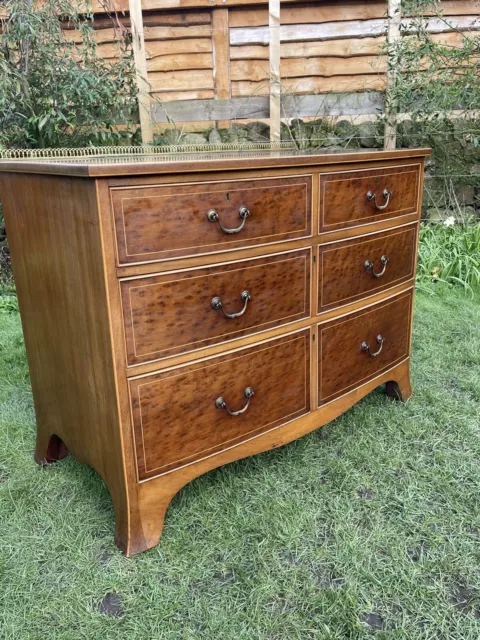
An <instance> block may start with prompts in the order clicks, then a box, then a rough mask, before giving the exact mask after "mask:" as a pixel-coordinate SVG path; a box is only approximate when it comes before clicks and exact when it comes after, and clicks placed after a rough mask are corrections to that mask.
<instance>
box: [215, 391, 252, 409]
mask: <svg viewBox="0 0 480 640" xmlns="http://www.w3.org/2000/svg"><path fill="white" fill-rule="evenodd" d="M243 395H244V396H245V397H246V399H247V403H246V404H245V405H244V406H243V407H242V408H241V409H239V410H238V411H230V409H229V408H228V407H227V403H226V402H225V399H224V398H223V397H222V396H220V397H219V398H217V399H216V400H215V406H216V407H217V409H225V411H226V412H227V413H228V415H229V416H239V415H241V414H242V413H245V411H246V410H247V409H248V407H249V405H250V400H251V399H252V397H253V396H254V395H255V394H254V391H253V389H252V387H247V388H246V389H245V391H244V392H243Z"/></svg>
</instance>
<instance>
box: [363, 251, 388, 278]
mask: <svg viewBox="0 0 480 640" xmlns="http://www.w3.org/2000/svg"><path fill="white" fill-rule="evenodd" d="M380 262H381V263H382V265H383V269H382V270H381V271H379V272H378V273H377V272H376V271H375V268H374V265H373V262H372V261H371V260H366V261H365V265H364V266H365V269H366V270H367V271H370V273H371V274H372V276H373V277H374V278H381V277H382V276H383V275H384V273H385V271H386V270H387V264H388V262H389V260H388V258H387V256H382V257H381V258H380Z"/></svg>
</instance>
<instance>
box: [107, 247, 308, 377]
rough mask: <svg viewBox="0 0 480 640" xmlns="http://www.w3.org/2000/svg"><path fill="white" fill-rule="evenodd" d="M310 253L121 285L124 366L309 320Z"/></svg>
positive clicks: (298, 252)
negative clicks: (124, 338)
mask: <svg viewBox="0 0 480 640" xmlns="http://www.w3.org/2000/svg"><path fill="white" fill-rule="evenodd" d="M311 262H312V260H311V249H310V248H308V249H302V250H300V251H289V252H285V253H280V254H276V255H273V256H268V257H263V258H256V259H250V260H245V261H242V262H236V263H228V264H221V265H216V266H210V267H203V268H200V269H193V270H190V271H183V272H177V273H173V274H172V273H167V274H162V275H156V276H149V277H145V278H137V279H131V280H123V281H121V283H120V287H121V292H122V303H123V314H124V323H125V335H126V342H127V358H128V364H129V365H135V364H139V363H141V362H147V361H150V360H156V359H158V358H165V357H168V356H171V355H175V354H179V353H185V352H189V351H194V350H195V349H200V348H203V347H206V346H209V345H212V344H216V343H221V342H225V341H228V340H232V339H234V338H239V337H241V336H244V335H247V334H251V333H255V332H258V331H263V330H265V329H269V328H272V327H276V326H279V325H282V324H287V323H290V322H294V321H295V320H300V319H302V318H307V317H309V316H310V270H311Z"/></svg>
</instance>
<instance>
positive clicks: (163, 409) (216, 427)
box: [129, 330, 310, 480]
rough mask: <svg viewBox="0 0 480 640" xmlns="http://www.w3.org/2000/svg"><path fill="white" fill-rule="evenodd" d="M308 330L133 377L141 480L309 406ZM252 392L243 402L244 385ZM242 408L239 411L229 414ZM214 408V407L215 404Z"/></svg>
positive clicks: (191, 460)
mask: <svg viewBox="0 0 480 640" xmlns="http://www.w3.org/2000/svg"><path fill="white" fill-rule="evenodd" d="M309 337H310V332H309V330H303V331H301V332H298V333H296V334H292V335H290V336H286V337H284V338H281V339H278V340H274V341H271V342H267V343H264V344H261V345H257V346H255V347H251V348H249V349H244V350H241V351H237V352H235V353H231V354H228V355H225V356H221V357H218V358H212V359H210V360H206V361H203V362H197V363H195V364H192V365H188V366H186V367H181V368H177V369H172V370H170V371H167V372H164V373H159V374H155V375H151V376H146V377H143V378H137V379H133V380H130V382H129V384H130V393H131V399H132V412H133V423H134V430H135V443H136V454H137V464H138V474H139V479H140V480H142V479H146V478H149V477H152V476H155V475H159V474H161V473H164V472H166V471H168V470H170V469H173V468H175V467H179V466H182V465H185V464H188V463H190V462H193V461H195V460H198V459H201V458H204V457H206V456H209V455H212V454H213V453H215V452H217V451H220V450H222V449H225V448H228V447H231V446H233V445H235V444H237V443H239V442H241V441H242V440H245V439H248V438H250V437H252V436H254V435H256V434H258V433H260V432H262V431H266V430H269V429H272V428H274V427H276V426H279V425H280V424H283V423H285V422H288V421H290V420H293V419H294V418H297V417H299V416H301V415H304V414H306V413H308V412H309V410H310V388H309V385H310V366H309V349H310V339H309ZM249 388H251V389H253V391H254V395H253V396H252V397H250V399H249V400H248V399H247V396H248V395H249V394H248V393H247V394H245V391H246V390H247V389H249ZM221 398H223V402H224V403H225V404H226V407H228V409H229V410H230V411H239V410H241V409H242V408H244V407H245V406H246V405H247V403H249V404H248V407H247V408H246V410H245V411H244V412H243V413H241V414H239V415H235V416H233V415H228V413H227V409H226V408H225V406H224V405H223V404H222V402H221V401H220V400H219V399H221ZM217 405H219V406H217Z"/></svg>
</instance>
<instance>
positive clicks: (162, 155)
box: [0, 147, 431, 177]
mask: <svg viewBox="0 0 480 640" xmlns="http://www.w3.org/2000/svg"><path fill="white" fill-rule="evenodd" d="M139 150H140V152H138V153H122V152H121V151H113V152H109V153H107V152H104V151H102V150H101V149H98V150H95V152H92V151H91V150H88V149H86V150H76V151H73V152H70V153H68V150H62V149H60V150H53V151H52V157H48V156H47V157H43V156H45V154H46V153H47V151H46V150H42V151H38V152H35V151H32V152H30V153H29V154H28V153H26V152H25V153H26V155H27V156H30V157H22V158H18V157H17V158H15V157H12V158H5V159H2V160H0V172H2V171H5V172H15V173H37V174H54V175H69V176H80V177H109V176H112V177H113V176H127V175H151V174H162V173H164V174H168V173H183V172H187V173H188V172H198V171H205V170H208V171H224V170H235V169H257V168H258V169H268V168H274V167H302V166H318V165H335V164H343V163H356V162H358V163H362V162H375V161H385V160H400V159H405V158H416V157H418V158H420V157H425V156H426V155H429V154H430V152H431V150H430V149H394V150H391V151H381V150H373V151H371V150H370V151H369V150H357V149H350V150H349V149H342V150H332V151H322V153H319V152H318V150H317V149H307V150H293V149H291V148H289V149H281V148H280V149H263V150H262V149H250V148H239V149H237V150H229V149H225V150H224V149H222V148H217V149H215V150H210V151H202V152H199V151H195V152H177V153H166V152H160V151H159V150H158V147H157V148H152V151H151V152H144V151H145V148H142V147H139ZM15 153H18V154H21V153H24V152H21V151H19V152H11V155H12V156H14V154H15ZM92 153H93V154H97V155H91V154H92ZM53 154H55V155H53ZM100 154H101V155H100ZM34 156H42V157H34Z"/></svg>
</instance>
